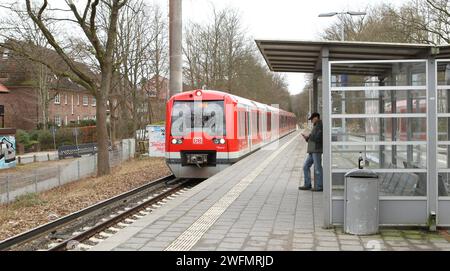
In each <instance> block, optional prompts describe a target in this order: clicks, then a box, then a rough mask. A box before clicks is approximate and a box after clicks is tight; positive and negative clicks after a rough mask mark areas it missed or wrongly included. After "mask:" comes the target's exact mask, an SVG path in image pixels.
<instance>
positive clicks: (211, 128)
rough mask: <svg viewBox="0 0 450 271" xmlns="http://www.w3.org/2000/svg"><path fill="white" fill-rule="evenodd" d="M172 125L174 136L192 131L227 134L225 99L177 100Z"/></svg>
mask: <svg viewBox="0 0 450 271" xmlns="http://www.w3.org/2000/svg"><path fill="white" fill-rule="evenodd" d="M171 127H172V128H171V134H172V136H185V135H187V134H189V133H191V132H205V133H207V134H208V135H210V136H225V111H224V101H175V102H174V104H173V109H172V126H171Z"/></svg>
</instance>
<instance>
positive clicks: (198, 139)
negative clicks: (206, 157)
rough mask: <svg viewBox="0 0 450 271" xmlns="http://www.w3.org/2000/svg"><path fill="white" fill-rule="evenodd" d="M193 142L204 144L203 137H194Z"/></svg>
mask: <svg viewBox="0 0 450 271" xmlns="http://www.w3.org/2000/svg"><path fill="white" fill-rule="evenodd" d="M192 142H193V143H194V144H196V145H200V144H203V139H202V138H201V137H194V139H193V140H192Z"/></svg>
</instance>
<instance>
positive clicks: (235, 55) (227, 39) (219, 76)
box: [183, 8, 291, 109]
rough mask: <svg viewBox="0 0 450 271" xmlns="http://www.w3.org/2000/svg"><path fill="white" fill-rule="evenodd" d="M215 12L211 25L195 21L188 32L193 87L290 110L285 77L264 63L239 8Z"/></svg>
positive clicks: (189, 73)
mask: <svg viewBox="0 0 450 271" xmlns="http://www.w3.org/2000/svg"><path fill="white" fill-rule="evenodd" d="M212 14H213V17H212V19H211V22H210V23H209V24H206V25H200V24H195V23H191V24H188V28H187V29H186V31H185V32H186V34H185V44H184V48H183V50H184V54H185V59H186V63H185V68H184V69H185V82H186V83H187V84H188V85H190V87H191V88H201V87H202V86H204V85H206V86H207V87H208V88H209V89H218V90H223V91H227V92H230V93H233V94H236V95H240V96H243V97H246V98H250V99H253V100H257V101H260V102H263V103H268V104H272V103H273V104H280V106H281V107H282V108H284V109H289V108H290V105H291V104H290V95H289V92H288V91H287V84H286V83H285V79H284V78H283V77H282V76H280V75H277V74H273V73H271V72H270V71H269V70H268V68H267V67H266V65H265V64H262V58H261V56H260V54H259V53H258V50H257V48H256V46H255V44H254V42H253V40H252V39H250V37H248V36H247V35H246V31H245V29H244V28H243V27H242V25H241V18H240V15H239V13H238V11H236V10H234V9H230V8H226V9H223V10H215V9H214V10H213V12H212Z"/></svg>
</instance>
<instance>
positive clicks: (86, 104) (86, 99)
mask: <svg viewBox="0 0 450 271" xmlns="http://www.w3.org/2000/svg"><path fill="white" fill-rule="evenodd" d="M83 105H84V106H88V105H89V97H88V96H86V95H83Z"/></svg>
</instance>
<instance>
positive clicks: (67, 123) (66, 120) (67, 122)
mask: <svg viewBox="0 0 450 271" xmlns="http://www.w3.org/2000/svg"><path fill="white" fill-rule="evenodd" d="M65 123H66V126H67V125H69V121H68V119H67V116H66V119H65Z"/></svg>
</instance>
